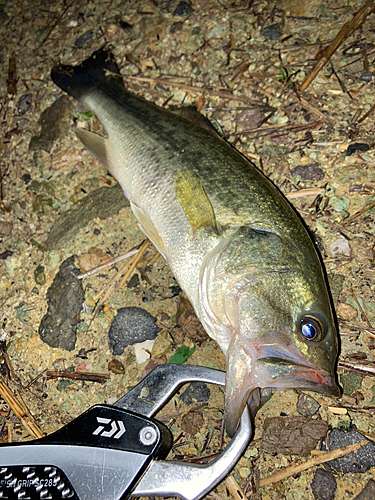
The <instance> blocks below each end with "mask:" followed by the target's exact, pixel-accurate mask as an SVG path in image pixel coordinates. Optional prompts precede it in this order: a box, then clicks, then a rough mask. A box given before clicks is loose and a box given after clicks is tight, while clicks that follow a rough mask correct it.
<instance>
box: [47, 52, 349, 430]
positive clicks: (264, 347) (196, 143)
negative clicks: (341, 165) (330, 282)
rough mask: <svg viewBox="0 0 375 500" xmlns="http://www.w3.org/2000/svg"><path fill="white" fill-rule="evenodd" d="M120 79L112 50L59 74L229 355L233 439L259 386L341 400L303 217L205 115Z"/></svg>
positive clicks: (92, 141)
mask: <svg viewBox="0 0 375 500" xmlns="http://www.w3.org/2000/svg"><path fill="white" fill-rule="evenodd" d="M116 73H118V68H117V66H116V63H115V61H114V59H113V56H112V55H111V54H110V53H109V52H107V51H105V50H101V51H98V52H96V53H95V54H93V55H92V56H91V57H90V58H89V59H87V60H86V61H84V62H83V63H82V64H81V65H79V66H66V65H61V66H58V67H55V68H53V70H52V79H53V81H54V82H55V83H56V84H57V85H58V86H59V87H60V88H61V89H63V90H64V91H66V92H67V93H68V94H70V95H72V96H73V97H75V98H76V99H78V100H79V101H81V102H82V103H84V104H86V105H87V106H88V107H89V108H90V109H91V110H92V111H93V112H94V113H95V114H96V116H97V117H98V119H99V120H100V121H101V123H102V124H103V126H104V129H105V131H106V133H107V138H104V137H100V136H98V135H96V134H93V133H92V132H89V131H87V130H83V129H78V130H77V135H78V137H79V138H80V139H81V141H82V142H83V144H84V145H85V146H86V147H87V148H88V149H89V150H90V151H91V152H92V153H93V154H94V155H95V156H96V157H97V158H98V159H99V160H100V161H101V162H102V163H103V164H104V165H106V167H107V168H108V169H109V171H110V172H111V173H112V174H113V176H114V177H115V178H116V179H117V181H118V182H119V183H120V185H121V186H122V188H123V190H124V193H125V196H126V197H127V198H128V199H129V201H130V204H131V208H132V210H133V212H134V215H135V217H136V218H137V220H138V222H139V224H140V227H141V229H142V230H143V232H144V233H145V234H146V235H147V236H148V238H149V239H150V240H151V241H152V242H153V244H154V245H155V247H156V248H157V249H158V251H159V252H160V253H161V254H162V255H163V257H164V258H165V260H166V261H167V263H168V264H169V266H170V268H171V270H172V272H173V273H174V276H175V278H176V279H177V281H178V283H179V285H180V286H181V288H182V289H183V290H184V292H185V293H186V295H187V296H188V298H189V300H190V301H191V303H192V305H193V307H194V309H195V312H196V314H197V316H198V317H199V319H200V321H201V322H202V324H203V326H204V328H205V329H206V331H207V333H208V334H209V335H210V337H211V338H213V339H214V340H215V341H216V342H217V343H218V344H219V346H220V347H221V349H222V350H223V352H224V353H225V355H226V361H227V376H226V392H225V422H226V430H227V433H228V434H229V435H230V436H231V435H233V434H234V432H235V430H236V427H237V425H238V422H239V419H240V417H241V415H242V412H243V410H244V408H245V406H246V403H247V402H249V401H250V400H251V398H253V400H255V399H256V396H257V395H259V391H260V389H263V388H270V389H272V390H275V389H279V390H284V389H290V388H293V389H305V390H311V391H317V392H320V393H323V394H327V395H332V396H338V395H339V394H340V391H339V388H338V386H337V385H336V382H335V362H336V357H337V330H336V326H335V320H334V316H333V312H332V307H331V301H330V297H329V292H328V289H327V285H326V281H325V277H324V272H323V269H322V265H321V261H320V258H319V256H318V254H317V251H316V248H315V246H314V243H313V242H312V240H311V238H310V236H309V234H308V232H307V229H306V227H305V225H304V224H303V222H302V220H301V219H300V217H299V216H298V215H297V213H296V212H295V211H294V209H293V208H292V207H291V205H290V204H289V203H288V201H287V200H286V199H285V198H284V196H283V195H282V194H281V193H280V191H279V190H278V189H277V188H276V187H275V186H274V185H273V184H272V182H271V181H270V180H268V179H267V178H266V177H265V176H264V175H263V174H262V173H261V172H260V171H259V170H258V169H257V168H256V167H255V166H254V165H253V164H252V163H250V162H249V161H248V160H247V159H245V158H244V156H242V155H241V154H240V153H239V152H237V151H236V150H235V149H234V148H232V147H231V146H230V145H229V144H228V143H227V142H225V141H224V140H223V139H221V138H220V137H219V136H218V134H217V133H216V132H215V131H214V129H213V128H212V127H211V126H210V125H209V124H208V122H205V121H204V120H200V119H198V118H199V116H200V115H199V114H198V113H197V115H198V117H197V119H194V120H190V119H188V118H186V117H184V116H183V115H178V114H176V113H174V112H170V111H167V110H165V109H162V108H160V107H157V106H155V105H153V104H151V103H149V102H147V101H145V100H143V99H140V98H138V97H136V96H134V95H132V94H131V93H129V92H127V91H126V90H125V89H124V86H123V83H122V79H121V77H119V76H116Z"/></svg>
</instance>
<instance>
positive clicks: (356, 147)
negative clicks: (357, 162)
mask: <svg viewBox="0 0 375 500" xmlns="http://www.w3.org/2000/svg"><path fill="white" fill-rule="evenodd" d="M369 149H370V146H369V145H368V144H366V143H363V142H355V143H353V144H349V146H348V149H347V150H346V156H351V155H352V154H353V153H355V152H356V151H361V152H362V153H363V152H365V151H368V150H369Z"/></svg>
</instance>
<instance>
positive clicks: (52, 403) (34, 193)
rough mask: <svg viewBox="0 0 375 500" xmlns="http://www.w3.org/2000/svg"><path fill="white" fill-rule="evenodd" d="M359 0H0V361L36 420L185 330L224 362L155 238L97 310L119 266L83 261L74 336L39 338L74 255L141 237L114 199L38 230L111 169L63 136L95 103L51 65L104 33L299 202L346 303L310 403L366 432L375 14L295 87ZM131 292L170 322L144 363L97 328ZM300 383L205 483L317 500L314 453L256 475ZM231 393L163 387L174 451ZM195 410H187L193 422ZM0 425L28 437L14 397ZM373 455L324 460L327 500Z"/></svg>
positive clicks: (188, 442)
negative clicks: (236, 456)
mask: <svg viewBox="0 0 375 500" xmlns="http://www.w3.org/2000/svg"><path fill="white" fill-rule="evenodd" d="M362 4H363V5H364V4H365V0H363V1H362V2H355V1H352V0H335V1H332V0H310V1H308V2H307V1H305V0H301V1H299V2H297V1H292V0H282V1H263V0H260V1H258V0H255V1H241V0H237V1H233V2H232V1H227V0H216V1H214V0H207V1H203V0H202V1H199V0H192V1H191V3H189V2H178V1H172V0H163V1H159V0H155V1H149V2H148V1H146V0H141V1H127V0H122V1H121V0H108V1H106V0H95V1H87V2H83V1H81V0H76V1H75V2H73V1H72V2H63V1H53V0H44V1H40V2H38V1H35V0H15V1H14V2H9V3H4V2H0V61H1V67H0V71H1V78H0V86H1V97H0V99H1V102H0V104H1V107H0V118H1V133H0V135H1V139H0V158H1V163H0V168H1V174H2V176H1V177H2V179H1V192H0V194H1V207H0V320H1V323H0V335H1V340H2V342H3V351H4V349H5V345H6V352H7V356H6V355H5V356H4V361H3V363H2V365H1V366H2V373H3V377H4V378H3V380H4V381H5V382H6V383H7V384H8V385H9V387H10V388H11V389H12V390H13V391H17V390H19V391H20V393H21V395H22V397H23V399H24V408H28V410H29V411H30V413H31V414H32V415H33V417H34V419H35V422H36V424H37V425H38V427H39V428H40V429H41V431H42V432H43V433H50V432H52V431H54V430H56V429H58V428H59V427H61V426H62V425H63V424H65V423H67V422H69V421H70V420H72V418H74V417H76V416H78V415H79V414H80V413H82V411H84V410H85V409H87V408H89V407H90V406H91V405H93V404H95V403H102V402H103V403H113V402H114V401H115V400H116V399H117V398H119V397H120V396H121V395H122V394H124V393H125V392H126V391H127V390H129V388H130V387H132V386H134V385H135V383H136V382H137V381H139V380H140V379H141V377H142V376H143V375H144V374H145V373H146V372H147V371H149V369H150V368H151V367H152V366H155V365H156V364H158V363H160V362H167V361H168V360H169V359H170V358H171V356H172V355H173V354H174V353H175V352H176V351H177V349H178V348H179V347H180V346H181V345H186V346H187V347H189V348H190V349H193V348H194V346H195V347H196V349H195V351H194V352H193V354H192V355H191V356H190V358H189V359H188V361H187V362H188V363H189V364H197V365H202V366H208V367H212V368H216V369H221V370H224V369H225V358H224V356H223V355H222V353H221V352H220V350H219V348H218V347H217V345H216V344H215V342H214V341H212V340H210V339H207V338H205V337H204V336H202V332H201V331H200V333H199V331H198V330H199V328H198V323H197V322H196V321H195V319H194V317H193V316H192V315H191V313H190V312H186V307H187V306H186V304H184V302H183V299H181V298H180V297H179V296H177V295H175V296H173V295H174V293H173V290H174V289H175V287H176V282H175V280H174V278H173V276H172V274H171V273H170V271H169V269H168V267H167V265H166V264H165V262H164V261H163V259H162V258H161V257H160V256H159V258H157V259H156V260H155V261H154V262H153V264H152V265H150V263H149V261H150V259H151V258H152V257H153V256H154V254H155V252H154V250H153V249H152V248H151V247H150V248H149V249H148V250H147V253H146V255H145V257H144V259H143V260H142V261H141V263H140V264H139V266H138V268H137V270H136V274H138V278H139V280H138V283H135V286H132V287H128V286H127V285H125V286H123V287H122V288H121V289H116V290H115V291H114V292H113V293H112V295H111V296H110V297H109V298H108V299H107V300H106V301H105V305H104V307H103V308H101V309H100V311H99V313H98V314H96V315H95V317H94V315H93V310H94V307H95V303H96V300H97V297H96V294H97V293H98V292H99V291H100V290H101V289H102V288H103V287H104V286H106V284H108V283H109V282H110V281H111V279H112V278H113V277H114V275H115V274H116V272H117V270H118V267H117V266H114V267H112V268H106V269H104V270H102V271H100V272H98V273H96V274H94V275H92V276H89V277H87V278H84V280H83V284H84V290H85V304H84V307H83V310H82V311H81V313H80V320H81V321H80V323H79V325H78V333H77V342H76V345H75V347H74V349H73V350H71V351H67V350H64V349H62V348H59V347H58V348H56V347H50V346H48V345H47V344H46V343H44V342H43V341H42V340H41V339H40V336H39V333H38V330H39V325H40V322H41V319H42V317H43V316H44V315H45V313H46V311H47V300H46V293H47V290H48V289H49V287H50V286H51V283H52V281H53V279H54V277H55V275H56V273H57V272H58V270H59V267H60V265H61V264H62V263H63V262H64V261H65V260H66V259H67V258H69V257H71V256H75V262H76V265H77V266H78V267H79V268H80V269H82V270H87V269H90V268H92V267H95V266H97V265H99V264H100V263H102V262H103V260H106V259H108V258H110V257H117V256H119V255H121V254H123V253H125V252H127V251H128V250H130V249H131V248H133V247H134V246H135V245H138V244H139V243H140V242H141V241H142V240H143V239H144V236H143V235H142V233H141V231H140V229H139V228H138V226H137V223H136V221H135V219H134V217H133V215H132V213H131V210H130V208H129V207H128V206H124V207H121V206H120V207H118V209H116V210H117V211H116V210H114V213H112V214H111V215H109V216H107V217H104V216H103V217H101V215H102V214H101V212H100V209H99V211H98V212H96V213H95V216H94V217H92V218H91V219H90V218H89V220H87V221H86V222H85V225H84V226H83V227H80V226H79V223H77V221H76V223H77V224H78V226H77V228H76V230H75V231H72V232H68V233H67V234H65V238H64V237H61V239H60V240H59V241H57V242H55V243H54V244H51V245H47V246H46V240H47V238H48V235H49V234H50V232H51V229H52V228H53V227H54V224H57V223H58V222H57V221H58V220H59V219H60V218H61V217H62V215H64V214H69V213H72V212H74V210H75V208H76V207H77V206H79V203H80V201H81V200H83V199H84V198H85V196H87V195H88V194H89V193H91V192H93V191H94V190H96V189H98V188H102V187H105V186H114V185H115V180H114V179H113V178H112V177H111V176H110V174H109V173H108V172H107V171H106V170H105V168H104V167H103V166H101V165H100V164H99V163H98V162H97V160H95V159H94V158H93V157H92V156H91V155H90V154H89V153H88V152H87V151H86V150H85V149H84V148H83V146H82V144H81V143H80V142H79V140H78V139H77V138H76V137H75V135H74V128H75V127H76V126H80V125H82V126H85V125H86V124H87V120H90V121H91V127H92V130H94V131H95V130H99V129H100V125H99V124H98V122H97V120H96V119H95V118H94V117H93V116H92V115H90V113H88V110H85V109H84V108H83V107H82V105H79V104H78V103H77V102H76V101H74V100H72V99H69V100H68V99H66V100H64V101H58V98H59V97H60V96H61V95H62V93H61V91H60V90H59V89H58V88H57V87H56V86H54V84H53V82H52V81H51V78H50V71H51V68H52V67H53V66H54V65H55V64H58V63H60V62H62V63H66V64H73V63H76V62H80V61H82V60H83V59H85V58H86V57H88V56H89V55H90V54H91V53H92V52H93V51H94V50H97V49H98V48H100V47H102V46H103V45H104V44H109V45H110V47H111V49H112V51H113V53H114V55H115V57H116V60H117V62H118V64H119V67H120V68H121V73H122V74H123V76H124V82H125V85H126V87H127V88H128V89H129V90H130V91H132V92H134V93H136V94H139V95H141V96H143V97H144V98H146V99H148V100H150V101H152V102H155V103H157V104H159V105H161V106H162V105H165V106H168V105H182V104H184V105H186V104H193V105H195V106H197V107H198V109H199V110H200V111H201V112H202V113H203V114H204V115H205V116H207V117H208V118H209V119H210V120H211V121H212V122H213V124H214V126H215V127H216V128H217V129H218V131H219V132H220V133H221V134H223V136H224V137H225V138H226V139H227V140H228V141H229V142H230V143H232V144H234V145H235V146H236V147H237V148H238V149H239V150H240V151H241V152H242V153H243V154H244V155H246V156H247V157H248V158H249V159H251V160H252V161H254V163H255V164H256V165H257V166H258V167H259V168H261V169H262V170H263V172H264V173H265V174H266V175H268V176H269V177H270V179H271V180H272V181H273V182H274V183H275V184H276V185H277V186H278V187H279V188H280V189H281V190H282V191H283V192H284V193H285V194H286V195H287V196H288V197H289V199H290V201H291V203H292V204H293V205H294V206H295V208H296V209H297V210H298V211H299V213H300V214H301V215H302V217H303V218H304V220H305V221H306V224H307V225H308V226H309V228H310V229H311V231H312V233H313V234H314V235H315V238H316V240H317V242H318V246H319V248H320V251H321V253H322V256H323V259H324V263H325V266H326V270H327V274H328V276H329V278H330V282H331V286H332V295H333V297H334V300H335V304H336V306H337V316H338V321H339V325H340V338H341V348H340V350H341V353H340V360H339V361H340V362H341V363H342V365H341V367H339V368H338V374H339V380H340V381H341V384H342V385H343V387H344V396H343V397H342V398H341V399H340V400H337V401H333V400H331V399H329V398H324V397H321V396H319V395H317V394H313V393H311V394H310V396H311V397H312V398H314V399H315V401H316V402H317V403H318V410H317V412H316V413H315V414H314V416H313V417H312V419H313V420H317V419H322V420H323V421H325V422H327V424H328V426H329V427H330V428H334V427H336V428H337V427H338V428H340V429H349V428H352V427H353V426H355V427H356V428H357V430H359V431H360V432H361V433H362V434H363V435H364V436H366V437H368V438H370V439H371V438H375V429H374V417H373V415H374V411H375V385H374V382H373V375H374V373H375V371H374V367H375V365H374V363H373V360H374V354H373V353H374V349H375V329H374V326H373V325H374V324H375V300H374V290H375V282H374V269H375V267H374V243H375V242H374V231H375V226H374V213H375V212H374V208H372V209H371V208H370V205H371V204H373V203H374V201H375V170H374V144H375V141H374V133H373V130H374V113H373V106H375V90H374V79H373V74H374V72H375V63H374V56H375V46H374V32H375V28H374V26H375V15H374V14H370V15H369V16H368V17H367V18H366V19H365V20H364V23H363V24H362V26H361V27H359V28H358V29H356V30H355V31H354V33H352V34H351V35H350V36H349V37H348V38H347V39H346V40H345V41H343V43H342V45H341V46H340V47H339V48H338V50H337V51H336V52H335V53H334V54H333V56H332V58H331V59H330V61H329V62H328V64H327V65H326V66H325V67H324V68H323V69H322V70H321V71H320V73H319V74H318V75H317V76H316V77H315V79H314V80H313V81H312V83H311V84H310V85H309V86H308V87H307V89H306V90H304V91H303V92H301V91H300V90H299V85H300V84H301V83H302V82H303V81H304V80H305V78H306V77H307V76H308V75H309V74H310V73H311V71H312V69H313V68H314V67H315V65H316V64H317V62H318V61H319V60H320V59H321V57H322V55H323V53H324V50H325V49H326V48H327V47H328V46H329V44H330V43H331V42H332V40H333V39H334V37H335V36H336V35H337V33H338V32H339V31H340V29H341V28H342V27H343V26H344V25H345V23H347V22H349V21H351V20H352V18H353V15H355V14H356V12H357V11H358V9H359V8H360V7H362ZM56 102H60V104H61V103H62V105H61V106H59V108H58V109H56V108H53V112H52V118H51V116H50V115H49V116H47V118H46V115H44V128H42V124H41V123H40V118H41V113H42V112H43V111H45V110H46V109H48V108H50V107H51V106H52V105H53V104H56ZM54 113H55V114H54ZM307 190H308V191H307ZM366 207H369V208H368V209H367V208H366ZM359 211H360V213H359V214H357V212H359ZM354 215H356V216H355V217H353V216H354ZM63 236H64V235H63ZM181 301H182V302H181ZM178 305H180V309H179V310H178V309H177V307H178ZM124 306H138V307H142V308H144V309H146V310H147V311H149V312H150V313H151V314H152V315H153V316H154V317H155V318H156V319H157V324H158V325H159V327H160V328H161V329H162V331H161V332H160V333H159V335H158V337H157V340H156V341H155V343H154V345H153V347H152V351H151V359H147V358H148V357H149V356H148V355H146V359H145V360H144V361H142V362H139V359H137V357H136V355H135V351H134V347H133V346H129V347H127V348H125V350H124V353H123V354H121V355H119V356H114V355H113V353H112V351H111V350H110V348H109V343H108V330H109V327H110V324H111V322H112V320H113V318H114V316H115V315H116V311H117V310H118V309H119V308H120V307H124ZM181 311H185V314H184V315H183V316H182V317H181V314H180V313H181ZM189 324H190V327H189V326H188V325H189ZM192 325H193V328H192ZM192 330H193V331H192ZM197 331H198V333H197ZM9 366H10V367H11V368H10V372H9ZM355 367H357V370H356V371H353V369H354V368H355ZM46 370H70V371H76V372H77V371H78V372H80V373H86V372H94V373H98V374H102V375H109V379H108V380H104V382H105V383H103V384H101V383H97V382H87V381H80V380H70V379H56V378H52V379H48V380H46V377H45V371H46ZM38 375H41V377H40V378H38V380H36V381H35V378H36V377H38ZM31 382H33V383H32V384H31V385H29V384H30V383H31ZM299 398H300V395H298V394H297V393H296V392H294V391H287V392H284V393H278V394H275V395H274V396H273V397H272V399H271V401H270V402H269V403H267V404H266V405H265V407H263V408H262V410H261V411H260V412H259V413H258V415H257V417H256V419H255V426H256V430H255V436H254V441H253V444H252V445H251V446H250V447H249V448H248V450H247V451H246V453H245V454H244V456H243V457H242V458H241V460H240V461H239V463H238V464H237V465H236V467H235V469H234V471H233V479H234V481H236V483H237V484H238V486H239V488H240V489H241V490H242V492H241V491H240V492H238V491H237V493H235V492H234V493H233V490H231V488H230V484H229V483H228V481H227V482H224V483H222V484H221V485H219V487H217V488H216V489H215V490H214V492H212V493H211V494H210V495H209V496H210V498H211V499H212V500H218V499H219V498H220V499H223V500H225V499H226V498H228V497H231V496H233V495H234V496H235V498H236V500H239V499H240V498H241V495H246V496H247V497H248V498H261V499H264V500H282V499H287V500H302V499H303V500H310V499H311V500H312V499H313V498H314V496H313V493H312V489H311V483H312V481H313V478H314V475H315V474H316V470H317V469H316V468H314V467H312V468H309V469H308V470H306V471H304V472H301V473H299V474H297V475H294V476H292V477H289V478H287V479H284V480H283V481H280V482H277V483H273V484H271V485H269V486H266V487H259V486H258V484H259V479H260V478H264V477H266V476H268V475H270V474H271V473H273V472H275V471H276V470H279V469H281V468H285V467H288V466H290V465H292V464H296V463H299V462H300V461H301V458H300V457H299V456H298V455H295V454H294V455H290V454H286V453H285V454H283V453H270V452H267V451H265V450H264V449H263V448H262V440H263V427H264V420H265V418H268V417H276V416H280V415H282V416H288V417H293V416H297V415H298V413H297V402H298V400H299ZM337 407H338V408H337ZM222 408H223V395H222V391H221V390H220V389H218V388H211V397H210V399H209V401H208V402H206V403H199V402H194V403H193V405H192V406H186V404H185V403H184V402H183V401H181V400H180V399H178V398H176V399H175V400H174V401H172V402H171V403H169V406H168V408H167V409H166V410H165V411H164V413H163V412H162V414H161V415H160V418H161V420H164V421H165V422H166V423H167V424H168V425H169V426H170V428H171V430H172V432H173V434H174V437H175V438H176V440H177V443H178V444H179V446H178V447H176V448H174V450H173V452H172V453H171V455H170V456H171V458H173V457H178V458H184V459H185V458H189V459H191V458H196V457H198V456H205V455H210V454H213V453H215V452H217V451H218V449H219V447H220V434H221V417H222ZM187 414H188V415H189V416H190V417H191V418H188V419H186V418H185V421H184V417H186V415H187ZM28 418H29V417H27V416H26V420H27V419H28ZM189 431H190V432H189ZM0 438H1V439H2V440H3V441H4V442H6V441H7V440H13V441H21V440H27V439H30V432H29V431H28V430H27V429H26V428H25V426H24V425H22V424H21V422H20V420H19V419H18V418H16V417H15V416H14V413H13V411H9V408H8V405H7V404H6V403H5V402H4V404H3V405H2V406H1V408H0ZM0 453H1V451H0ZM320 467H322V466H320ZM374 470H375V457H374V460H373V466H371V467H370V469H369V471H368V472H366V473H362V474H354V473H347V474H344V473H343V472H334V473H333V476H334V478H335V480H336V483H337V489H336V492H335V494H334V497H333V496H331V497H329V498H335V499H336V500H341V499H353V498H355V497H356V495H358V494H359V493H360V492H361V490H362V489H363V487H364V486H365V485H366V484H367V482H368V481H369V479H371V478H374V479H375V474H374ZM231 491H232V492H231ZM236 495H237V496H236ZM238 495H239V496H238ZM327 498H328V497H327Z"/></svg>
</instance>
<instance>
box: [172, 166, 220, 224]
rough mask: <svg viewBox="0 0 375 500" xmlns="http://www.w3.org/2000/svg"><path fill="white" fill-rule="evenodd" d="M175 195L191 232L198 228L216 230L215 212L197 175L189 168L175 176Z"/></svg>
mask: <svg viewBox="0 0 375 500" xmlns="http://www.w3.org/2000/svg"><path fill="white" fill-rule="evenodd" d="M174 182H175V191H176V197H177V199H178V201H179V202H180V205H181V207H182V210H183V211H184V213H185V215H186V217H187V220H188V221H189V224H190V226H191V229H192V231H193V234H194V233H196V231H197V230H198V229H207V230H211V231H212V230H213V231H215V232H216V233H217V232H218V228H217V223H216V217H215V212H214V209H213V207H212V204H211V202H210V200H209V198H208V196H207V193H206V192H205V190H204V189H203V187H202V185H201V183H200V182H199V179H198V177H197V176H196V175H195V174H194V173H193V172H190V170H182V171H181V172H179V173H178V174H177V175H176V177H175V181H174Z"/></svg>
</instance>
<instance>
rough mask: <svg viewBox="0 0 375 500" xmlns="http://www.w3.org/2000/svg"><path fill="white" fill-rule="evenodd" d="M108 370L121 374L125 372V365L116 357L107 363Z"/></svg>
mask: <svg viewBox="0 0 375 500" xmlns="http://www.w3.org/2000/svg"><path fill="white" fill-rule="evenodd" d="M108 370H109V371H110V372H112V373H116V374H117V375H121V374H122V373H125V366H124V365H123V364H122V363H121V361H119V360H118V359H116V358H113V359H111V361H110V362H109V363H108Z"/></svg>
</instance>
